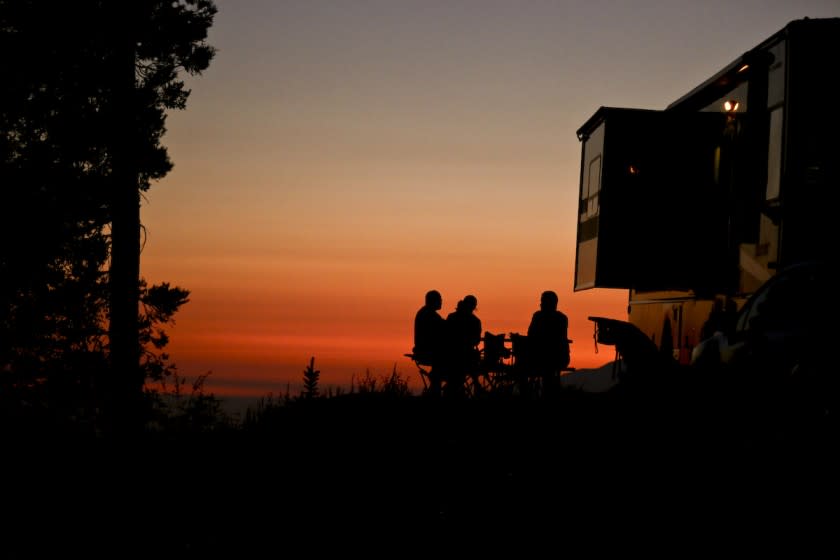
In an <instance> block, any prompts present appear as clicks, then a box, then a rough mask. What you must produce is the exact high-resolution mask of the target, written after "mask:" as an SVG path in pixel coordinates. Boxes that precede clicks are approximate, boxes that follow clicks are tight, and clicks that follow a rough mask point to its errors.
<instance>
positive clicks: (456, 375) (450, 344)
mask: <svg viewBox="0 0 840 560" xmlns="http://www.w3.org/2000/svg"><path fill="white" fill-rule="evenodd" d="M476 307H478V299H476V297H475V296H474V295H468V296H465V297H464V299H462V300H461V301H459V302H458V305H457V306H456V307H455V311H453V312H452V313H450V314H449V315H447V316H446V336H447V346H446V347H447V359H446V362H447V364H446V387H445V388H444V390H445V392H446V394H447V395H450V396H464V385H465V382H466V376H467V375H470V376H471V377H472V378H473V381H474V382H476V385H475V387H476V388H478V387H479V385H478V384H477V381H478V379H477V377H478V363H479V359H480V354H479V350H478V344H479V342H481V319H479V318H478V317H477V316H476V315H475V313H474V312H475V309H476Z"/></svg>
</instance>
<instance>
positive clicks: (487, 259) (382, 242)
mask: <svg viewBox="0 0 840 560" xmlns="http://www.w3.org/2000/svg"><path fill="white" fill-rule="evenodd" d="M216 5H217V7H218V8H219V13H218V14H217V16H216V19H215V24H214V26H213V28H212V29H211V31H210V38H209V42H210V43H211V44H212V45H213V46H215V47H216V48H217V49H218V53H217V55H216V58H215V59H214V60H213V62H212V63H211V65H210V67H209V68H208V69H207V71H205V73H204V75H202V76H200V77H197V78H195V79H189V80H188V84H189V86H190V87H191V88H192V95H191V97H190V99H189V102H188V105H187V109H186V110H185V111H181V112H174V113H172V114H171V115H170V117H169V119H168V121H167V128H168V132H167V134H166V135H165V136H164V139H163V143H164V144H165V145H166V146H167V147H168V148H169V152H170V156H171V158H172V160H173V162H174V164H175V168H174V170H173V171H172V172H171V173H170V174H169V175H168V176H167V177H166V178H165V179H164V180H162V181H160V182H159V183H157V184H153V185H152V188H151V190H150V191H149V193H147V196H146V198H145V200H144V204H143V207H142V220H143V223H144V225H145V227H146V244H145V247H144V249H143V253H142V256H141V268H142V274H143V275H144V276H145V277H146V278H147V279H148V280H149V281H150V282H164V281H165V282H170V283H171V284H173V285H178V286H181V287H183V288H186V289H188V290H190V291H191V292H192V295H191V301H190V303H188V304H187V305H186V306H185V307H184V308H182V311H181V312H180V313H179V314H178V316H177V317H176V324H175V325H174V326H173V327H172V328H170V329H169V332H170V334H171V335H172V342H171V345H170V347H169V351H170V354H171V357H172V359H173V361H174V362H175V363H176V365H177V366H178V370H179V372H180V373H181V374H182V375H184V376H186V377H188V378H191V377H195V376H197V375H200V374H204V373H207V372H211V374H210V376H209V378H208V380H207V382H206V389H208V390H209V391H212V392H214V393H216V394H217V395H253V396H265V395H267V394H268V393H273V394H275V395H276V394H278V393H281V392H285V391H286V389H287V387H291V389H292V391H293V392H296V391H297V390H299V388H298V386H299V384H300V382H301V379H302V375H303V370H304V368H305V367H306V365H307V364H308V363H309V359H310V358H311V357H313V356H314V357H315V366H316V368H317V369H319V370H320V371H321V384H322V387H324V388H326V387H328V386H344V387H347V386H349V384H350V382H351V379H352V378H353V377H354V376H355V377H356V378H358V377H361V376H364V375H365V372H369V373H370V374H371V375H373V376H374V377H381V376H385V375H388V374H390V373H391V371H392V370H393V369H394V368H395V367H396V369H397V371H398V372H399V373H400V374H401V375H403V376H404V377H409V378H410V383H411V385H412V387H413V388H415V389H418V388H419V387H420V381H419V378H418V376H417V372H416V368H415V367H414V365H413V364H412V363H411V362H410V361H409V360H408V359H407V358H405V357H404V356H403V354H405V353H406V352H410V350H411V346H412V328H413V318H414V314H415V312H416V311H417V309H418V308H419V307H420V306H421V305H422V304H423V295H424V293H425V292H426V291H427V290H429V289H431V288H435V289H437V290H439V291H440V292H441V293H442V294H443V298H444V302H443V309H442V313H443V315H444V316H445V315H446V314H447V313H449V312H450V311H452V310H453V309H454V308H455V304H456V303H457V301H458V300H459V299H461V298H462V297H463V296H464V295H466V294H468V293H472V294H474V295H475V296H476V297H477V298H478V309H477V310H476V314H477V315H478V316H479V317H480V318H481V320H482V323H483V328H484V330H488V331H491V332H494V333H510V332H523V333H524V332H525V331H526V330H527V327H528V322H529V320H530V317H531V314H532V313H533V312H534V311H535V310H536V309H537V308H538V305H539V296H540V293H541V292H542V291H543V290H547V289H552V290H555V291H556V292H557V293H558V294H559V296H560V308H561V309H562V310H563V311H564V312H566V314H567V315H568V316H569V320H570V338H572V339H573V340H574V343H573V344H572V364H571V365H572V366H575V367H577V368H579V369H580V368H589V367H597V366H600V365H602V364H604V363H606V362H609V361H610V360H612V359H613V358H614V356H615V349H614V347H612V346H600V347H598V348H597V350H598V351H597V353H596V345H595V342H594V339H593V334H594V325H593V323H592V322H591V321H589V320H588V317H589V316H606V317H613V318H617V319H623V320H624V319H626V318H627V312H626V311H627V292H626V291H623V290H587V291H581V292H573V290H572V282H573V271H574V257H575V223H576V217H577V195H578V173H579V163H580V143H579V142H578V140H577V138H576V136H575V131H576V130H577V129H578V128H579V127H580V126H581V125H582V124H583V123H584V122H585V121H586V120H587V119H588V118H589V117H590V116H591V115H592V114H593V113H594V112H595V111H596V110H597V109H598V108H599V107H600V106H615V107H638V108H646V109H664V108H665V107H666V106H667V105H668V104H669V103H671V102H672V101H674V100H676V99H677V98H679V97H680V96H682V95H683V94H685V93H687V92H688V91H690V90H691V89H693V88H694V87H695V86H697V85H699V84H700V83H701V82H703V81H704V80H705V79H706V78H708V77H710V76H711V75H712V74H714V73H715V72H717V71H718V70H720V69H721V68H723V67H724V66H726V65H727V64H728V63H730V62H731V61H733V60H734V59H735V58H737V57H738V56H739V55H740V54H742V53H743V52H744V51H746V50H749V49H750V48H752V47H754V46H756V45H757V44H758V43H759V42H761V41H762V40H764V39H765V38H767V37H769V36H770V35H772V34H773V33H775V32H776V31H778V30H779V29H781V28H782V27H784V25H785V24H786V23H788V22H789V21H791V20H794V19H799V18H803V17H812V18H816V17H837V16H840V2H838V1H837V0H832V1H810V0H801V1H797V2H793V1H790V0H788V1H769V0H768V1H752V0H749V1H728V2H723V1H718V0H705V1H703V2H698V1H697V0H690V1H682V0H680V1H651V0H638V1H632V2H631V1H629V0H628V1H617V0H613V1H605V0H580V1H578V0H567V1H547V0H546V1H528V0H510V1H496V0H486V1H458V0H448V1H438V0H415V1H399V0H392V1H384V0H382V1H368V0H354V1H343V0H335V1H329V2H328V1H322V0H302V1H294V2H292V1H282V0H216Z"/></svg>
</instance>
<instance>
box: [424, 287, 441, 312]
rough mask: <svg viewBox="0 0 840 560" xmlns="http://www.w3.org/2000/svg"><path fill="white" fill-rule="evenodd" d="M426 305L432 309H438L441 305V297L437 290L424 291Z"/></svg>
mask: <svg viewBox="0 0 840 560" xmlns="http://www.w3.org/2000/svg"><path fill="white" fill-rule="evenodd" d="M426 305H427V306H428V307H431V308H432V309H440V308H441V307H442V306H443V297H442V296H441V295H440V292H439V291H437V290H429V291H428V292H426Z"/></svg>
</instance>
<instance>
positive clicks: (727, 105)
mask: <svg viewBox="0 0 840 560" xmlns="http://www.w3.org/2000/svg"><path fill="white" fill-rule="evenodd" d="M738 105H739V103H738V102H737V101H733V100H726V101H724V102H723V110H724V111H726V112H727V113H734V112H735V111H737V110H738Z"/></svg>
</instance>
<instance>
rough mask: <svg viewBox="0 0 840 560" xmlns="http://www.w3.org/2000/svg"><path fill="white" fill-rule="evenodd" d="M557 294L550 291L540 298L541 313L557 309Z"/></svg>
mask: <svg viewBox="0 0 840 560" xmlns="http://www.w3.org/2000/svg"><path fill="white" fill-rule="evenodd" d="M557 301H558V297H557V294H556V293H555V292H553V291H551V290H546V291H544V292H543V293H542V295H541V296H540V309H542V310H543V311H555V310H556V309H557Z"/></svg>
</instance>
